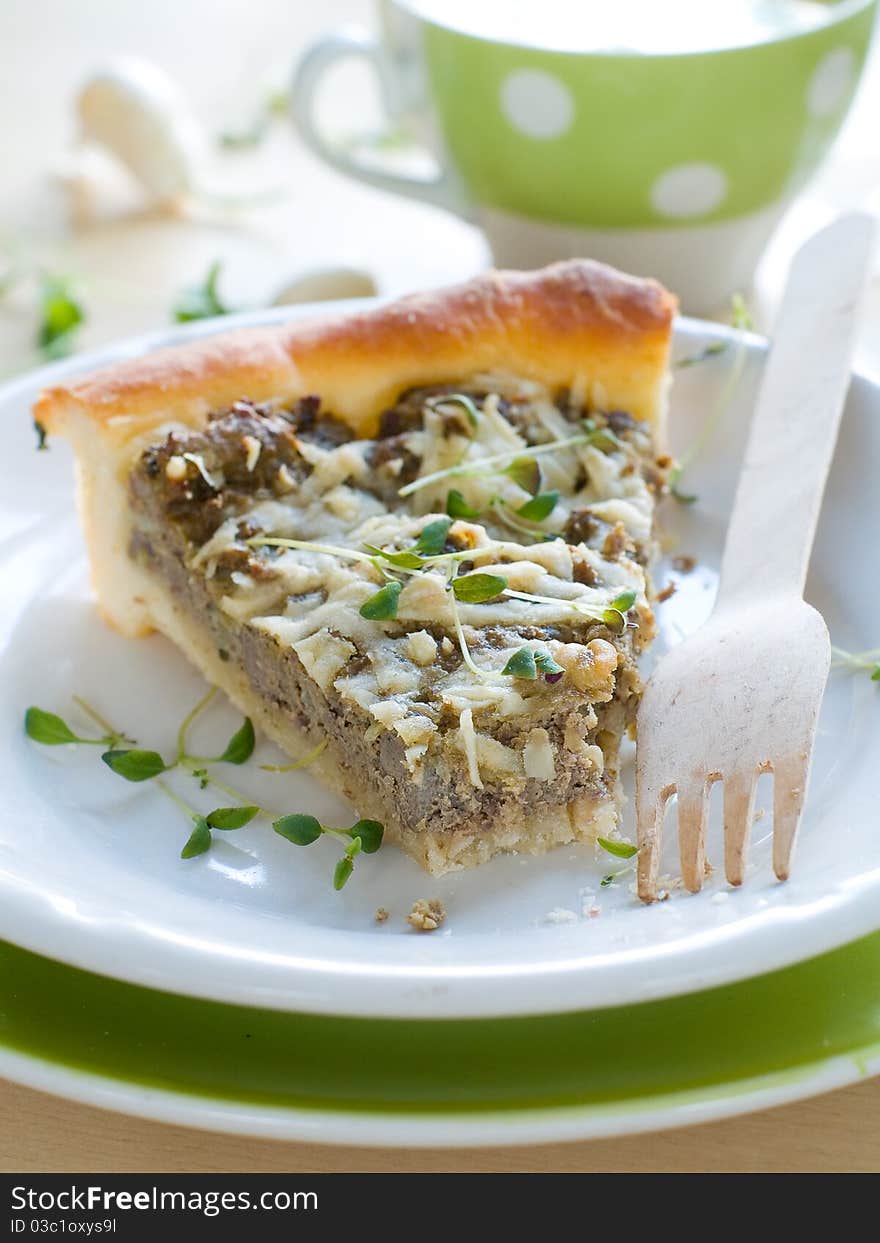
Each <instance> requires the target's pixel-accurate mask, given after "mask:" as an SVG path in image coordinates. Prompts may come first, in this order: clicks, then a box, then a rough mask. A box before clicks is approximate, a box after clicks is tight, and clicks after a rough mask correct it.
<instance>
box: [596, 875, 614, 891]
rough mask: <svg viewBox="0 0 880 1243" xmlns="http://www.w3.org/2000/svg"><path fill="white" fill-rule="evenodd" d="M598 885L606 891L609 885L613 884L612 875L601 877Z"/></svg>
mask: <svg viewBox="0 0 880 1243" xmlns="http://www.w3.org/2000/svg"><path fill="white" fill-rule="evenodd" d="M599 884H600V885H601V886H602V888H603V889H607V888H608V886H609V885H613V884H614V873H613V872H609V874H608V875H607V876H603V877H602V879H601V880H600V881H599Z"/></svg>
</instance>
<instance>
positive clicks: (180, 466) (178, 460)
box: [165, 453, 187, 483]
mask: <svg viewBox="0 0 880 1243" xmlns="http://www.w3.org/2000/svg"><path fill="white" fill-rule="evenodd" d="M186 470H187V466H186V458H184V457H181V456H180V454H179V453H175V454H173V456H172V457H170V458H169V459H168V461H167V462H166V463H165V475H166V478H168V479H170V480H171V482H172V483H180V482H181V480H183V479H185V478H186Z"/></svg>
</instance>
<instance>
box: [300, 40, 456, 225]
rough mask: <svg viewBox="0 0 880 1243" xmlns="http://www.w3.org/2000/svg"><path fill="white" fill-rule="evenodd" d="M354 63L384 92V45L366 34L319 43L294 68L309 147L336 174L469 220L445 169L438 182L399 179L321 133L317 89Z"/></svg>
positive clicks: (302, 127) (303, 132) (453, 179)
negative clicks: (332, 72)
mask: <svg viewBox="0 0 880 1243" xmlns="http://www.w3.org/2000/svg"><path fill="white" fill-rule="evenodd" d="M351 57H360V58H361V59H363V60H366V61H367V62H368V63H369V64H370V65H371V67H372V69H373V72H374V73H375V74H376V76H377V77H378V79H379V84H380V87H384V65H383V63H382V48H381V45H380V44H379V42H378V41H377V40H375V39H373V38H371V36H370V35H368V34H367V33H366V32H365V31H360V30H339V31H336V32H335V33H333V34H329V35H327V36H325V37H324V38H323V39H319V40H318V42H317V43H314V44H313V45H312V46H311V47H310V48H309V50H308V51H307V52H306V53H305V55H304V56H303V58H302V60H301V61H300V62H299V64H298V65H297V66H296V69H295V70H294V73H293V81H292V82H291V88H290V111H291V114H292V116H293V120H294V123H295V124H296V126H297V129H298V130H299V132H300V134H301V136H302V138H303V141H304V142H305V143H306V146H308V147H309V148H310V150H312V151H313V152H314V153H315V155H317V156H319V157H320V158H321V159H322V160H324V161H325V162H326V163H327V164H329V165H330V166H331V167H332V168H335V169H337V170H338V171H339V172H341V173H346V174H347V175H348V176H349V177H355V178H357V180H358V181H364V182H366V184H367V185H370V186H375V187H376V188H377V189H379V190H390V191H391V192H392V193H395V194H403V195H406V196H407V197H408V198H413V199H418V200H420V201H421V202H423V203H431V204H433V205H434V206H435V207H443V208H445V209H446V210H447V211H452V212H455V213H456V215H459V216H464V217H465V218H466V219H470V218H471V217H472V212H471V209H470V207H469V205H468V202H467V198H466V196H465V195H464V193H463V190H462V187H461V186H460V184H459V183H458V180H457V178H456V177H455V176H454V174H453V173H451V172H450V171H448V170H445V169H444V170H443V171H441V172H440V173H439V175H438V176H436V177H406V176H402V175H401V174H400V173H392V172H385V171H383V170H382V169H378V168H376V167H375V166H373V165H368V164H366V163H365V162H364V161H362V160H359V159H357V158H356V157H355V156H352V155H349V154H348V152H347V151H345V150H344V149H343V148H341V147H337V146H334V145H333V143H332V142H329V141H328V139H327V138H326V136H325V135H324V134H323V133H322V132H321V129H320V128H319V126H318V124H317V121H316V118H315V107H314V103H315V96H316V94H317V89H318V85H319V83H320V81H321V78H322V77H323V75H324V73H325V71H326V70H327V69H329V67H330V66H331V65H332V64H334V63H335V62H337V61H340V60H347V59H350V58H351ZM383 94H384V92H383Z"/></svg>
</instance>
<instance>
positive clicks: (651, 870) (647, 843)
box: [636, 789, 667, 902]
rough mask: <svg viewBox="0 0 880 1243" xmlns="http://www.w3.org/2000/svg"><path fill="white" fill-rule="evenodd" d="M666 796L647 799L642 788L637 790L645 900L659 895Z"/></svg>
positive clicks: (640, 883) (639, 865)
mask: <svg viewBox="0 0 880 1243" xmlns="http://www.w3.org/2000/svg"><path fill="white" fill-rule="evenodd" d="M666 802H667V800H666V799H665V798H663V799H657V798H651V799H650V801H649V800H647V799H645V798H644V796H643V795H642V793H641V790H640V789H637V792H636V828H637V833H636V839H637V842H638V847H639V854H638V862H637V881H638V894H639V897H640V898H641V900H642V901H643V902H653V901H654V899H655V898H656V896H657V874H658V872H659V871H660V849H661V846H662V844H663V815H664V812H665V810H666Z"/></svg>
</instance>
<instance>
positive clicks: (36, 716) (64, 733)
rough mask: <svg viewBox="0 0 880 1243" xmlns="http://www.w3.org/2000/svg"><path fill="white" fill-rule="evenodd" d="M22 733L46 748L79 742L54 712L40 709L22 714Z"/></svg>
mask: <svg viewBox="0 0 880 1243" xmlns="http://www.w3.org/2000/svg"><path fill="white" fill-rule="evenodd" d="M24 732H25V733H26V734H27V736H28V738H33V740H34V742H41V743H43V745H44V746H46V747H60V746H62V745H63V744H64V743H66V742H80V741H81V739H80V738H78V737H77V736H76V734H75V733H74V732H73V730H72V729H71V728H70V726H69V725H68V724H67V723H66V722H65V721H62V719H61V717H60V716H56V715H55V713H54V712H45V711H44V710H43V709H42V708H28V710H27V712H26V713H25V714H24Z"/></svg>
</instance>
